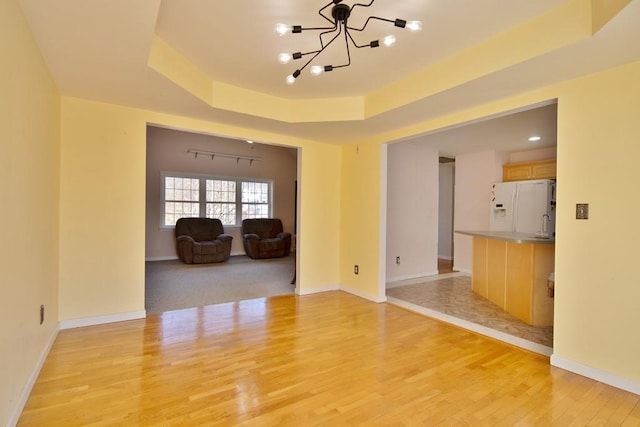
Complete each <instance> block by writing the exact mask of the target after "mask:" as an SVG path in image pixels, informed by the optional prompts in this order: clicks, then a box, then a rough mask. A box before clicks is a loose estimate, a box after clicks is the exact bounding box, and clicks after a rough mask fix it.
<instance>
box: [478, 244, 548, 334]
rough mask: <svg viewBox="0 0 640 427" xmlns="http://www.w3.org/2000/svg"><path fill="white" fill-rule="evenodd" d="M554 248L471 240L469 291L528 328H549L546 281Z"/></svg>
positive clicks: (541, 245)
mask: <svg viewBox="0 0 640 427" xmlns="http://www.w3.org/2000/svg"><path fill="white" fill-rule="evenodd" d="M554 253H555V245H554V244H550V243H527V242H516V241H507V240H501V239H493V238H486V237H481V236H474V237H473V276H472V285H471V286H472V289H473V291H474V292H475V293H477V294H478V295H480V296H482V297H484V298H487V299H488V300H489V301H491V302H493V303H494V304H496V305H497V306H499V307H500V308H502V309H503V310H505V311H506V312H507V313H510V314H512V315H513V316H515V317H517V318H518V319H520V320H522V321H523V322H525V323H528V324H529V325H534V326H551V325H553V299H552V298H549V296H548V295H547V279H548V277H549V274H550V273H551V272H552V271H553V269H554Z"/></svg>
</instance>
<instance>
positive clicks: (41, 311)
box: [40, 304, 44, 325]
mask: <svg viewBox="0 0 640 427" xmlns="http://www.w3.org/2000/svg"><path fill="white" fill-rule="evenodd" d="M43 323H44V304H42V305H41V306H40V324H41V325H42V324H43Z"/></svg>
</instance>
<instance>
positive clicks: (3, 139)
mask: <svg viewBox="0 0 640 427" xmlns="http://www.w3.org/2000/svg"><path fill="white" fill-rule="evenodd" d="M0 94H1V95H0V153H1V154H0V182H2V196H1V197H0V199H1V200H2V209H1V210H0V218H1V219H2V221H1V222H2V225H3V243H2V245H1V246H0V289H1V290H0V366H2V368H1V369H0V425H3V426H4V425H11V424H12V423H14V422H15V421H16V420H17V417H18V416H19V415H20V412H19V411H20V410H21V407H22V405H23V404H24V403H25V399H26V392H28V391H29V384H30V383H31V382H32V381H35V377H34V374H35V373H36V369H37V368H38V366H39V363H40V362H41V361H42V360H43V358H44V356H45V355H46V351H47V349H48V346H49V345H50V344H51V342H52V340H53V338H54V336H55V333H56V331H57V325H58V322H57V321H58V179H59V144H60V95H59V93H58V90H57V88H56V86H55V84H54V82H53V80H52V79H51V77H50V75H49V74H48V71H47V69H46V66H45V64H44V61H43V60H42V57H41V56H40V52H39V51H38V49H37V47H36V45H35V43H34V41H33V39H32V37H31V34H30V32H29V29H28V28H27V25H26V23H25V20H24V18H23V16H22V14H21V12H20V10H19V9H18V7H17V5H16V4H15V2H14V1H0ZM41 304H44V306H45V321H44V323H43V324H42V325H40V324H39V309H40V305H41Z"/></svg>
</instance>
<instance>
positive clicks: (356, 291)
mask: <svg viewBox="0 0 640 427" xmlns="http://www.w3.org/2000/svg"><path fill="white" fill-rule="evenodd" d="M340 290H341V291H344V292H347V293H349V294H351V295H355V296H357V297H360V298H364V299H366V300H369V301H373V302H375V303H381V302H386V301H387V296H386V295H382V296H380V295H373V294H370V293H367V292H362V291H361V290H359V289H353V288H350V287H347V286H340Z"/></svg>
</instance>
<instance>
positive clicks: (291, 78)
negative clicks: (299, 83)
mask: <svg viewBox="0 0 640 427" xmlns="http://www.w3.org/2000/svg"><path fill="white" fill-rule="evenodd" d="M295 82H296V78H295V77H293V74H289V75H288V76H287V84H288V85H292V84H294V83H295Z"/></svg>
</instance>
